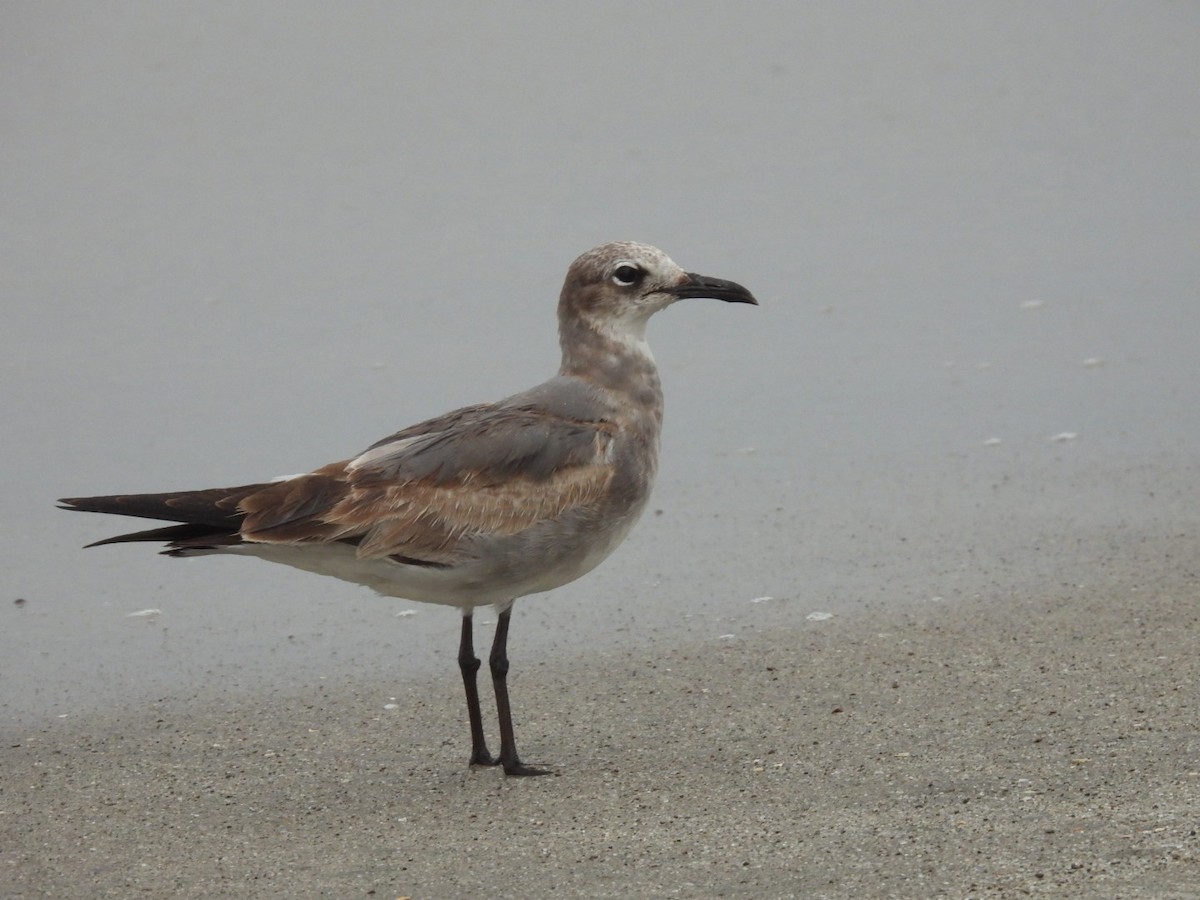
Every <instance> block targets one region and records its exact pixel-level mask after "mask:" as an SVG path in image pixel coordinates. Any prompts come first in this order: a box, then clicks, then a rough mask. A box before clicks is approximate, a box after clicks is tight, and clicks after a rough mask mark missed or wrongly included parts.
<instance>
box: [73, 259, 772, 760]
mask: <svg viewBox="0 0 1200 900" xmlns="http://www.w3.org/2000/svg"><path fill="white" fill-rule="evenodd" d="M687 297H707V298H714V299H718V300H727V301H730V302H733V303H754V304H756V303H757V301H756V300H755V299H754V297H753V295H752V294H751V293H750V292H749V291H748V290H746V288H744V287H742V286H741V285H740V284H735V283H734V282H732V281H725V280H723V279H720V278H708V277H705V276H703V275H696V274H694V273H691V272H685V271H684V270H683V269H681V268H679V266H677V265H675V263H674V262H672V261H671V260H670V259H669V258H668V257H667V255H666V254H665V253H663V252H662V251H661V250H658V249H656V248H654V247H650V246H648V245H646V244H637V243H632V242H628V241H622V242H617V243H611V244H603V245H601V246H599V247H596V248H594V249H592V250H589V251H588V252H587V253H585V254H583V255H582V256H580V257H579V258H578V259H577V260H575V262H573V263H572V264H571V268H570V269H569V270H568V271H567V278H566V281H565V282H564V284H563V289H562V294H561V296H560V298H559V302H558V330H559V342H560V344H561V345H562V367H561V368H560V369H559V371H558V375H557V376H555V377H554V378H551V379H550V380H549V381H546V382H543V383H542V384H539V385H538V386H537V387H534V388H531V389H529V390H527V391H524V392H522V393H520V394H514V395H513V396H511V397H508V398H507V399H505V400H501V401H500V402H498V403H487V404H480V405H477V406H466V407H463V408H462V409H456V410H454V411H453V412H448V413H446V414H445V415H442V416H438V417H436V418H433V419H430V420H428V421H426V422H421V423H420V424H419V425H413V426H410V427H409V428H405V429H403V430H402V431H398V432H396V433H395V434H393V435H391V436H389V437H386V438H384V439H383V440H381V441H378V442H376V443H375V444H372V445H371V446H370V447H368V448H367V449H366V450H365V451H363V452H362V453H360V454H359V455H358V456H355V457H354V458H352V459H349V460H343V461H342V462H335V463H331V464H329V465H327V466H323V467H322V468H319V469H316V470H315V471H313V472H310V473H308V474H304V475H294V476H292V477H290V478H286V479H280V480H276V481H273V482H270V481H269V482H262V483H258V484H248V485H242V486H241V487H232V488H214V489H209V490H199V491H179V492H173V493H166V494H125V495H117V496H108V497H77V498H74V499H67V500H62V501H60V502H61V503H62V504H63V505H64V508H67V509H76V510H82V511H85V512H102V513H114V514H117V515H123V516H137V517H140V518H145V519H158V520H161V521H166V522H174V523H178V524H173V525H168V526H166V527H164V528H154V529H151V530H149V531H138V532H134V533H132V534H121V535H117V536H116V537H110V538H106V539H105V540H102V541H97V542H96V543H95V544H89V545H88V546H93V547H94V546H98V545H99V544H116V543H123V542H126V541H166V542H167V548H166V549H165V550H163V551H162V552H163V553H165V554H166V555H167V556H198V555H202V554H211V553H232V554H239V555H242V556H256V557H258V558H260V559H265V560H269V561H271V562H277V563H285V564H287V565H290V566H295V567H296V568H299V569H305V570H307V571H309V572H317V573H320V574H322V575H332V576H334V577H336V578H341V579H344V580H346V581H353V582H356V583H358V584H363V585H366V586H367V587H370V588H373V589H374V590H375V591H377V592H379V593H380V594H383V595H384V596H388V597H403V598H407V599H409V600H420V601H424V602H427V603H440V604H444V605H447V606H457V607H459V609H461V611H462V636H461V639H460V644H459V649H458V664H459V667H460V668H461V670H462V678H463V684H464V685H465V688H466V694H467V714H468V717H469V720H470V725H471V760H470V762H471V764H473V765H495V764H497V763H499V764H500V765H501V766H503V768H504V771H505V772H506V773H507V774H509V775H540V774H544V770H542V769H535V768H533V767H531V766H527V765H525V764H524V763H522V762H521V760H520V758H519V757H518V755H517V744H516V740H515V738H514V736H513V725H512V711H511V707H510V706H509V700H508V684H507V675H508V654H507V643H508V623H509V617H510V616H511V615H512V606H513V602H514V601H515V600H516V599H517V598H518V597H524V596H525V595H527V594H536V593H539V592H541V591H548V590H550V589H552V588H556V587H559V586H560V585H563V584H566V583H567V582H569V581H574V580H575V579H576V578H578V577H579V576H581V575H583V574H585V573H586V572H590V571H591V570H592V569H594V568H595V567H596V566H597V565H598V564H599V563H600V562H601V561H602V560H603V559H604V558H605V557H607V556H608V555H609V554H610V553H612V551H613V550H614V549H615V548H616V547H617V545H618V544H620V543H621V541H622V540H623V539H624V538H625V535H627V534H628V533H629V530H630V528H632V527H633V524H634V523H635V522H636V521H637V519H638V517H639V516H640V515H641V513H642V510H643V509H644V508H645V506H646V500H647V498H648V497H649V495H650V488H651V486H652V485H653V482H654V475H655V471H656V470H657V468H658V444H659V431H660V428H661V426H662V415H663V395H662V386H661V384H660V383H659V379H658V369H657V368H656V367H655V364H654V357H653V356H652V355H651V353H650V348H649V346H647V344H646V337H645V334H646V322H647V321H648V320H649V318H650V316H652V315H653V314H654V313H656V312H658V311H659V310H661V309H665V308H666V307H668V306H670V305H671V304H672V303H674V302H675V301H676V300H681V299H683V298H687ZM485 604H492V605H493V606H494V607H495V608H496V610H497V611H498V613H499V619H498V621H497V624H496V635H495V639H494V641H493V643H492V652H491V655H490V657H489V659H488V662H489V664H490V668H491V672H492V683H493V686H494V688H495V692H496V710H497V714H498V717H499V721H500V756H499V758H494V757H493V756H492V754H491V753H489V752H488V748H487V743H486V741H485V740H484V736H483V720H482V716H481V714H480V710H479V690H478V687H477V684H476V674H477V673H478V671H479V665H480V663H479V659H478V658H476V656H475V649H474V644H473V641H472V624H471V623H472V613H473V612H474V610H475V607H477V606H482V605H485Z"/></svg>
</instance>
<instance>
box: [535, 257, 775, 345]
mask: <svg viewBox="0 0 1200 900" xmlns="http://www.w3.org/2000/svg"><path fill="white" fill-rule="evenodd" d="M685 297H710V298H713V299H717V300H726V301H729V302H731V303H754V304H757V302H758V301H757V300H755V299H754V296H753V295H752V294H751V293H750V292H749V291H748V290H746V289H745V288H744V287H742V286H741V285H740V284H735V283H734V282H732V281H725V280H724V279H721V278H709V277H707V276H703V275H697V274H695V273H694V272H685V271H684V270H683V269H681V268H680V267H679V266H677V265H676V264H675V263H674V262H672V260H671V258H670V257H669V256H667V254H665V253H663V252H662V251H661V250H659V249H658V248H657V247H651V246H650V245H649V244H638V243H635V242H633V241H615V242H613V243H611V244H601V245H600V246H599V247H594V248H593V249H591V250H589V251H588V252H587V253H585V254H583V255H582V256H580V257H579V258H578V259H577V260H575V262H573V263H571V268H570V269H568V270H567V279H566V281H565V282H564V283H563V289H562V296H561V297H560V299H559V303H558V317H559V322H560V323H561V325H563V326H569V325H570V324H572V323H577V322H580V321H582V322H585V323H587V324H589V325H591V326H592V327H593V328H596V329H598V330H600V331H603V332H608V333H610V334H614V335H620V336H628V337H634V338H640V337H641V336H642V335H643V334H644V332H645V327H646V320H648V319H649V318H650V316H652V315H653V314H654V313H656V312H658V311H659V310H660V309H665V308H666V307H668V306H670V305H671V304H672V303H674V302H675V301H676V300H680V299H683V298H685Z"/></svg>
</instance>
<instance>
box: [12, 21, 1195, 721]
mask: <svg viewBox="0 0 1200 900" xmlns="http://www.w3.org/2000/svg"><path fill="white" fill-rule="evenodd" d="M4 20H5V27H4V29H3V35H2V36H0V134H2V136H3V139H2V140H0V279H2V283H3V287H2V290H0V304H3V327H2V328H0V414H2V416H3V428H2V429H0V465H2V467H3V472H4V473H5V493H6V501H5V504H4V510H5V516H4V520H3V525H2V526H0V527H2V528H3V541H2V546H3V554H4V556H3V559H2V560H0V678H3V679H4V683H5V685H6V690H5V692H4V694H5V696H4V697H3V699H0V712H2V715H3V721H4V722H6V723H10V724H11V723H16V724H18V725H24V724H27V723H40V722H47V721H53V720H54V718H55V717H62V716H71V715H79V714H82V713H85V712H89V711H97V710H99V711H103V710H105V709H116V708H119V707H122V706H125V705H135V704H138V703H140V702H143V701H144V700H146V699H147V698H163V697H168V698H176V699H181V700H187V699H188V698H191V697H199V696H205V695H209V694H211V693H212V692H214V691H215V692H218V693H223V692H237V691H263V690H274V689H277V688H280V687H282V686H286V685H291V686H293V687H294V686H296V685H297V684H300V685H303V684H312V685H314V686H315V685H317V684H319V683H321V682H322V680H328V679H345V678H355V677H367V678H369V679H371V680H372V681H377V682H378V684H379V686H380V691H381V697H386V690H387V685H388V684H389V683H395V682H396V681H397V680H400V679H405V678H412V677H425V676H426V675H428V674H430V673H433V672H437V673H440V674H442V675H444V676H445V677H456V676H454V666H455V663H454V653H455V648H456V642H457V629H458V622H457V616H456V614H455V613H454V611H452V610H447V609H444V608H439V607H426V606H420V605H418V604H413V603H407V602H396V601H389V600H381V599H378V598H374V597H373V596H372V595H371V594H370V593H369V592H367V591H366V590H365V589H360V588H356V587H354V586H352V585H348V584H342V583H340V582H336V581H333V580H330V579H322V578H320V577H317V576H313V575H307V574H304V573H300V572H293V571H291V570H287V569H284V568H282V567H273V566H269V565H267V564H265V563H261V562H257V561H252V560H239V559H201V560H192V561H187V562H181V561H175V560H167V559H164V558H161V557H158V556H156V555H155V554H154V553H153V552H152V548H150V547H147V546H118V547H105V548H100V549H96V550H88V551H86V552H85V551H82V550H80V547H81V545H82V544H85V543H87V542H89V541H93V540H96V539H99V538H102V537H105V536H107V535H109V534H113V533H116V532H118V531H120V530H122V529H125V530H129V528H130V527H131V526H132V527H136V525H137V523H136V522H132V523H131V522H128V521H121V520H117V519H113V518H101V517H98V516H83V515H74V514H73V515H68V514H66V513H64V512H59V511H56V510H55V508H54V499H55V498H56V497H62V496H78V495H86V494H95V493H113V492H137V491H159V490H170V489H181V488H191V487H209V486H215V485H224V484H239V483H245V482H250V481H256V480H261V479H264V478H268V477H271V476H275V475H281V474H290V473H293V472H298V471H303V470H306V469H309V468H312V467H314V466H317V465H320V464H323V463H326V462H329V461H331V460H335V459H342V458H345V457H347V456H350V455H352V454H353V453H355V452H357V451H359V450H361V449H363V448H364V447H365V446H367V445H368V444H370V443H371V442H372V441H374V440H375V439H377V438H379V437H382V436H383V435H385V434H388V433H390V432H391V431H394V430H396V429H397V428H399V427H402V426H404V425H407V424H409V423H411V422H414V421H416V420H419V419H421V418H423V417H426V416H429V415H433V414H436V413H439V412H442V411H444V410H446V409H449V408H451V407H454V406H459V405H463V404H466V403H472V402H477V401H484V400H492V399H497V398H499V397H501V396H504V395H506V394H508V393H512V392H514V391H517V390H520V389H523V388H525V387H527V386H529V385H531V384H533V383H534V382H536V381H539V380H541V379H543V378H545V377H548V376H549V375H551V374H552V373H553V372H554V370H555V368H556V366H557V341H556V335H555V318H554V305H555V302H556V298H557V294H558V289H559V286H560V284H561V280H562V276H563V273H564V272H565V270H566V267H567V265H568V264H569V263H570V261H571V260H572V259H573V258H574V257H575V256H576V255H578V254H579V253H581V252H582V251H584V250H586V249H588V248H589V247H591V246H593V245H595V244H597V243H600V242H603V241H607V240H614V239H633V240H640V241H646V242H649V243H653V244H655V245H658V246H660V247H662V248H663V249H664V250H666V251H667V252H668V253H669V254H671V255H672V256H673V257H674V259H675V260H676V261H677V262H678V263H679V264H680V265H682V266H684V267H685V268H687V269H690V270H694V271H699V272H703V273H705V274H709V275H715V276H719V277H724V278H731V279H734V280H737V281H740V282H742V283H744V284H746V285H747V286H749V287H750V288H751V289H752V290H753V291H754V292H755V294H756V295H757V296H758V298H759V300H760V301H761V303H762V306H761V307H760V308H758V309H753V308H747V307H733V306H728V305H725V304H721V303H716V302H713V303H704V302H700V301H697V302H694V303H688V304H681V305H678V306H676V307H674V308H673V309H671V310H670V311H668V312H667V313H665V314H663V315H662V316H660V317H658V318H656V319H655V321H654V322H653V324H652V326H651V332H650V339H651V343H652V345H653V347H654V350H655V354H656V356H657V357H658V360H659V363H660V366H661V368H662V374H663V381H664V385H665V390H666V394H667V422H666V431H665V435H664V440H663V456H662V466H661V473H660V480H659V485H658V488H657V492H656V495H655V497H654V498H653V500H652V501H651V509H650V512H649V513H648V514H647V517H646V519H645V520H644V521H643V522H642V523H641V524H640V526H639V527H638V528H637V529H636V530H635V532H634V536H633V539H632V540H631V541H630V542H629V543H628V544H627V545H626V546H625V547H623V548H622V549H621V550H619V551H618V552H617V554H616V555H614V557H613V558H612V559H610V560H609V562H608V563H607V564H606V565H604V566H602V567H601V568H600V569H599V570H597V571H596V572H595V573H593V574H592V575H590V576H588V577H587V578H585V579H583V580H582V581H580V582H577V583H575V584H573V585H570V586H568V587H566V588H563V589H560V590H558V591H556V592H554V593H553V594H551V595H547V596H543V597H535V598H530V599H527V600H525V601H523V602H521V603H519V604H518V607H517V618H516V622H515V624H514V632H513V641H512V643H511V645H510V652H511V655H512V658H513V666H514V668H513V671H514V677H520V673H521V670H522V669H523V668H524V669H525V670H526V671H528V667H529V666H531V665H534V664H535V663H534V661H535V660H538V659H547V658H553V657H554V656H555V654H559V655H562V654H566V653H579V652H596V653H600V652H604V651H605V648H611V647H616V646H621V645H624V646H628V645H630V644H638V645H642V644H644V645H646V647H647V650H646V652H647V653H652V652H653V650H652V647H653V645H654V643H655V642H661V643H662V644H672V643H677V642H682V641H709V640H716V639H719V638H721V637H722V636H725V639H731V637H730V636H732V639H736V638H737V637H738V636H739V635H741V634H744V633H745V632H747V631H750V630H754V629H761V628H768V627H820V625H819V624H818V623H814V622H813V621H812V620H810V619H809V618H808V616H810V615H811V614H812V613H814V612H817V613H824V612H830V613H834V614H835V615H854V614H859V613H861V612H863V611H864V610H869V609H871V608H873V607H878V606H879V605H887V604H895V603H913V602H931V601H932V602H953V601H954V600H955V599H956V598H962V597H967V596H977V595H982V596H986V597H994V598H995V600H996V602H1003V600H1004V597H1005V596H1006V595H1011V593H1012V592H1013V591H1016V590H1025V591H1028V590H1039V589H1041V588H1043V587H1044V586H1046V585H1054V586H1055V587H1056V588H1061V587H1062V586H1071V589H1078V590H1087V589H1088V585H1089V584H1095V583H1097V582H1098V581H1100V580H1103V579H1105V578H1108V577H1113V575H1114V572H1115V571H1116V570H1117V569H1118V568H1120V569H1121V571H1122V572H1124V573H1126V574H1127V573H1128V572H1129V571H1130V570H1131V569H1134V570H1136V569H1138V567H1142V568H1144V570H1145V572H1146V577H1147V579H1152V578H1154V577H1156V576H1157V575H1158V574H1161V573H1162V572H1164V571H1167V570H1178V569H1180V568H1181V567H1182V568H1184V569H1186V567H1187V566H1190V565H1193V563H1194V558H1193V557H1190V556H1186V555H1185V556H1184V557H1183V558H1181V557H1180V555H1179V553H1178V549H1177V548H1178V545H1179V540H1180V538H1181V537H1183V538H1189V537H1190V538H1194V536H1195V534H1196V526H1197V519H1198V518H1200V504H1198V503H1197V490H1196V485H1197V477H1196V476H1197V474H1198V471H1197V470H1198V466H1197V454H1196V447H1197V442H1198V438H1200V404H1198V403H1197V386H1198V385H1200V354H1198V353H1197V350H1196V347H1197V339H1198V338H1200V297H1198V296H1197V294H1198V291H1197V287H1198V285H1200V277H1198V276H1200V262H1198V260H1200V254H1198V253H1197V250H1198V248H1200V216H1198V212H1200V204H1198V200H1200V162H1198V161H1200V140H1198V132H1200V93H1198V92H1197V90H1196V85H1197V84H1198V83H1200V38H1198V35H1200V27H1198V26H1200V7H1197V6H1196V5H1194V4H1189V3H1170V2H1138V3H1119V2H1118V3H1106V4H1093V3H1072V2H1063V3H1053V4H1048V3H1042V2H976V3H971V4H961V3H951V2H946V3H935V2H908V3H905V2H892V3H886V4H884V3H869V2H867V3H841V2H837V3H834V2H814V3H756V4H733V3H714V2H692V3H666V2H636V3H633V2H629V3H622V2H614V3H604V4H592V5H573V6H569V7H567V6H562V5H560V4H551V3H528V4H521V5H519V6H517V7H515V8H503V9H502V8H499V7H496V6H494V5H492V4H482V3H479V4H470V3H464V4H450V5H447V4H440V3H420V2H414V3H404V4H388V3H379V4H372V3H356V4H336V5H333V4H325V3H311V2H308V3H306V2H297V3H289V4H268V3H249V4H246V3H239V4H232V3H171V4H159V3H103V2H101V3H91V4H59V3H38V4H18V3H9V4H5V6H4ZM1193 546H1194V543H1193ZM1167 548H1172V549H1170V550H1168V549H1167ZM764 598H770V599H769V600H767V599H764ZM754 601H758V602H754ZM1133 609H1136V598H1135V597H1133V598H1131V610H1133ZM148 610H153V611H156V612H150V613H147V612H146V611H148ZM139 613H145V614H142V615H137V614H139ZM398 613H400V614H401V615H400V616H397V614H398ZM479 618H480V619H482V620H487V619H489V618H491V616H490V615H489V614H487V612H486V611H484V612H482V613H481V615H480V616H479ZM486 639H487V638H486V636H484V637H482V638H480V640H486Z"/></svg>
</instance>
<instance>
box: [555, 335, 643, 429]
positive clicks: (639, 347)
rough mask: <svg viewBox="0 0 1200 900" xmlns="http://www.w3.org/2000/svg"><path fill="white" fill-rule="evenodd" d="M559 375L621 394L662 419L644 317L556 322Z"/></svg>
mask: <svg viewBox="0 0 1200 900" xmlns="http://www.w3.org/2000/svg"><path fill="white" fill-rule="evenodd" d="M559 342H560V343H561V345H562V368H561V369H559V373H560V374H562V375H568V376H574V377H576V378H582V379H584V380H586V381H588V382H590V383H592V384H593V385H595V386H596V387H598V388H600V389H602V390H605V391H609V392H611V393H614V394H619V395H623V396H624V397H626V398H627V399H628V400H629V401H631V402H633V403H634V404H636V405H637V406H638V407H640V408H642V409H645V410H646V411H647V412H649V413H650V414H651V415H652V417H653V418H654V419H656V420H657V421H661V420H662V383H661V382H660V381H659V378H658V366H657V365H655V363H654V355H653V354H652V353H651V352H650V346H649V345H648V344H647V343H646V321H645V319H640V320H633V321H618V322H607V321H606V322H604V323H596V322H593V321H589V320H587V319H573V320H570V321H565V322H561V323H560V327H559Z"/></svg>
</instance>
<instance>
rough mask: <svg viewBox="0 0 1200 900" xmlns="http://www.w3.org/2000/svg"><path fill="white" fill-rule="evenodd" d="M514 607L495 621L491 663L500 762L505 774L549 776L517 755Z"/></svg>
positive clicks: (546, 772) (489, 662)
mask: <svg viewBox="0 0 1200 900" xmlns="http://www.w3.org/2000/svg"><path fill="white" fill-rule="evenodd" d="M511 614H512V607H509V608H508V609H506V610H505V611H504V612H502V613H500V620H499V621H498V622H497V623H496V639H495V640H494V641H493V642H492V655H491V656H490V657H489V658H488V664H489V665H490V666H491V669H492V685H493V686H494V687H495V689H496V711H497V713H499V715H500V765H502V766H504V774H505V775H549V774H550V773H549V772H548V771H546V770H545V769H535V768H533V767H532V766H527V765H525V764H524V763H522V762H521V760H520V759H519V758H518V756H517V739H516V738H515V737H514V736H513V724H512V708H511V707H510V706H509V704H508V619H509V616H511Z"/></svg>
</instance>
